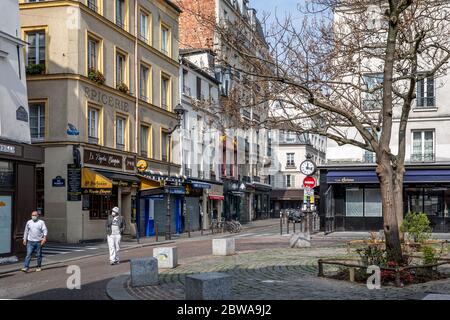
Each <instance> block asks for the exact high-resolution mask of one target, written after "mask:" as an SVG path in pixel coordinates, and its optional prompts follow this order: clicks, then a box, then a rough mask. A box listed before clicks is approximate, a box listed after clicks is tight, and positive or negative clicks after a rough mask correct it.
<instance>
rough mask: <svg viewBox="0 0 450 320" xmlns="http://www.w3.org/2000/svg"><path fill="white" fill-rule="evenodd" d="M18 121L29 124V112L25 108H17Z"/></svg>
mask: <svg viewBox="0 0 450 320" xmlns="http://www.w3.org/2000/svg"><path fill="white" fill-rule="evenodd" d="M16 119H17V120H19V121H23V122H28V112H27V110H25V108H24V107H23V106H20V107H18V108H17V110H16Z"/></svg>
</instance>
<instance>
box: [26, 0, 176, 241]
mask: <svg viewBox="0 0 450 320" xmlns="http://www.w3.org/2000/svg"><path fill="white" fill-rule="evenodd" d="M179 14H180V9H179V8H178V7H177V6H176V5H174V4H173V3H172V2H171V1H168V0H154V1H144V0H114V1H110V0H64V1H61V0H47V1H31V0H28V1H27V0H21V1H20V15H21V37H22V40H23V41H25V42H27V43H28V45H27V46H26V48H25V55H26V59H25V61H26V62H25V63H26V68H27V85H28V90H29V96H28V99H29V106H30V114H33V115H35V117H36V118H37V119H38V120H37V121H35V122H33V123H31V140H32V142H33V144H35V145H38V146H42V147H44V148H45V155H46V162H45V164H44V165H43V166H42V168H41V169H40V170H39V171H38V173H39V174H38V179H40V180H42V181H43V187H42V192H41V196H42V199H44V200H43V205H42V212H43V214H44V216H45V220H46V222H47V225H48V227H49V230H51V231H50V233H49V234H50V240H52V241H61V242H72V243H74V242H79V241H86V240H93V239H102V238H103V237H104V221H105V219H106V217H107V215H108V213H109V212H110V210H111V209H112V207H114V206H116V205H117V206H119V207H120V208H121V211H122V215H123V216H124V217H125V219H126V223H127V229H126V233H128V234H130V233H131V234H134V233H135V232H136V230H135V229H133V228H132V227H133V226H134V225H133V223H135V222H136V223H137V224H138V228H139V229H145V228H146V227H147V226H148V223H147V222H148V221H147V220H149V217H148V215H146V213H147V212H146V211H145V208H146V203H145V200H144V199H141V198H140V195H141V192H142V191H143V188H144V189H145V188H150V187H156V186H159V185H161V184H162V185H164V182H163V183H160V181H167V179H168V178H170V177H167V175H168V167H169V163H171V164H172V166H173V168H175V169H173V171H179V168H180V159H179V152H177V151H174V152H170V151H171V148H172V146H174V145H175V142H176V141H177V139H178V138H177V137H176V133H174V137H173V139H170V137H169V132H170V128H173V127H175V125H176V124H177V123H178V118H177V116H176V114H175V113H174V112H173V110H174V108H175V106H176V105H177V104H178V103H179V101H180V97H179V90H178V88H179V61H178V19H179ZM172 140H173V143H172ZM170 155H172V157H171V158H169V157H170ZM139 160H143V162H144V163H146V164H147V167H148V169H147V173H148V174H147V176H149V175H151V177H152V179H153V180H154V181H153V180H152V179H149V181H147V180H145V179H144V178H142V177H141V175H138V174H137V172H136V164H137V162H138V161H139ZM143 179H144V180H145V181H144V182H145V183H142V182H143ZM152 181H153V183H152ZM173 201H174V202H175V203H174V205H173V206H172V208H175V209H174V210H176V211H174V213H173V219H174V221H173V223H174V224H175V223H176V221H178V219H179V218H180V216H181V210H180V209H179V206H177V205H176V204H177V203H178V202H180V201H181V200H180V199H178V198H176V197H174V199H173ZM177 208H178V209H177ZM157 211H158V212H159V213H160V214H161V215H164V216H165V214H166V213H165V212H163V211H161V210H157ZM160 220H163V218H161V219H160ZM161 229H162V228H161Z"/></svg>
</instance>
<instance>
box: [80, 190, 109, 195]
mask: <svg viewBox="0 0 450 320" xmlns="http://www.w3.org/2000/svg"><path fill="white" fill-rule="evenodd" d="M83 194H84V195H87V194H93V195H97V196H109V195H111V194H112V189H83Z"/></svg>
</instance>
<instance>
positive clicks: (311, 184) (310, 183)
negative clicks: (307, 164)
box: [303, 176, 316, 189]
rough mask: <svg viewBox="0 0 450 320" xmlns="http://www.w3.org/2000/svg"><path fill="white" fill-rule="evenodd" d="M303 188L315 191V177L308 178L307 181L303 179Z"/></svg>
mask: <svg viewBox="0 0 450 320" xmlns="http://www.w3.org/2000/svg"><path fill="white" fill-rule="evenodd" d="M303 186H304V187H305V188H311V189H313V188H314V187H315V186H316V179H314V178H313V177H310V176H307V177H306V178H305V179H303Z"/></svg>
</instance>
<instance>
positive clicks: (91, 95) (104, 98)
mask: <svg viewBox="0 0 450 320" xmlns="http://www.w3.org/2000/svg"><path fill="white" fill-rule="evenodd" d="M83 90H84V94H85V96H86V99H88V100H89V101H92V102H95V103H99V104H101V105H104V106H108V107H111V108H115V109H117V110H120V111H123V112H127V113H128V112H129V111H130V108H129V104H128V102H127V101H125V100H122V99H119V98H118V97H116V96H113V95H110V94H108V93H105V92H103V91H101V90H99V89H94V88H90V87H86V86H83Z"/></svg>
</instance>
